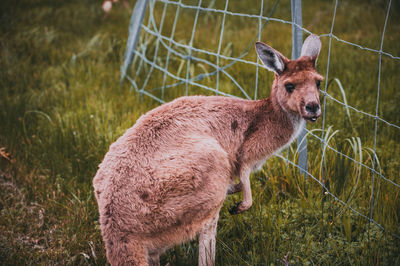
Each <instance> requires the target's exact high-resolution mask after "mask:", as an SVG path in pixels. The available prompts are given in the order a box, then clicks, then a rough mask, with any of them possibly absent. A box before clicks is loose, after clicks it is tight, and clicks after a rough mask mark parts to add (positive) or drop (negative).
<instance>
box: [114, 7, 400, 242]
mask: <svg viewBox="0 0 400 266" xmlns="http://www.w3.org/2000/svg"><path fill="white" fill-rule="evenodd" d="M192 2H193V1H192ZM147 3H148V1H147V0H138V1H137V4H136V7H137V8H135V10H134V12H133V14H132V19H131V24H130V36H129V40H128V45H127V51H126V55H125V62H124V66H123V68H122V77H121V80H123V79H127V80H128V81H129V82H130V83H131V85H132V87H133V88H134V89H135V90H136V91H137V92H139V93H140V94H143V95H146V96H148V97H151V98H152V99H154V100H156V101H158V102H160V103H164V101H165V100H164V96H165V91H166V90H171V89H173V88H175V87H178V86H181V85H184V86H185V95H188V94H190V86H189V85H191V86H194V87H197V88H201V89H204V90H207V91H210V92H211V93H214V94H217V95H223V96H229V97H244V98H247V99H257V98H258V88H259V86H260V85H259V67H260V66H262V64H261V63H260V61H259V59H258V58H254V60H247V59H244V58H245V57H246V55H248V52H249V50H250V49H252V47H253V45H254V42H255V41H260V40H261V32H262V31H263V29H264V28H265V27H266V26H267V24H268V23H269V22H271V21H273V22H278V23H283V24H288V25H292V26H294V27H297V28H299V29H301V30H302V31H303V33H306V34H311V31H309V30H308V29H306V28H304V27H303V26H302V25H299V24H297V23H294V22H293V21H287V20H284V19H280V18H275V17H273V15H274V12H275V10H276V7H277V6H278V3H279V0H276V1H275V4H274V5H273V7H272V8H271V10H270V12H269V14H268V15H267V16H265V15H264V1H263V0H261V1H260V12H259V14H247V13H238V12H233V11H230V10H229V0H226V1H225V3H224V9H217V8H213V5H214V4H215V0H214V1H211V3H210V4H209V5H208V7H205V6H204V3H203V2H202V0H198V2H197V4H196V5H194V4H193V5H191V4H186V3H183V2H182V0H177V1H171V0H150V1H149V7H148V8H147V9H146V6H147ZM156 3H160V4H163V5H162V15H161V19H160V20H159V22H157V20H156V18H155V8H157V7H156ZM333 4H334V8H333V13H332V20H331V25H330V31H329V33H324V34H320V35H319V36H320V38H322V39H324V38H327V39H328V43H329V45H328V48H327V49H328V56H327V63H326V73H325V78H326V81H327V82H325V86H324V88H322V89H321V90H320V92H321V95H322V97H323V100H322V102H323V114H322V123H321V130H320V132H321V136H318V135H317V134H315V131H313V130H306V132H307V136H308V137H309V138H313V139H315V140H317V141H318V142H320V143H321V153H324V151H325V150H326V149H328V150H331V151H332V152H334V153H336V154H338V155H340V156H343V157H344V158H346V159H348V160H349V161H351V162H353V163H354V164H356V165H359V166H361V167H363V168H364V169H367V170H368V171H370V172H371V173H372V180H371V200H370V209H369V213H368V214H363V213H361V212H359V211H357V210H356V209H355V208H354V207H352V206H350V205H349V204H348V203H347V202H345V201H343V200H341V199H339V198H338V197H337V196H336V195H335V194H334V193H332V192H331V191H330V190H329V188H328V187H327V186H326V185H325V173H324V167H323V165H324V163H325V162H324V160H325V157H324V156H323V157H322V161H321V173H320V178H316V177H315V176H314V175H313V174H312V173H311V172H310V171H309V170H308V169H307V165H306V167H304V166H300V165H299V164H298V163H296V161H295V160H290V159H289V155H287V156H286V157H284V156H282V155H280V154H278V155H277V157H279V158H282V159H283V160H285V161H286V162H287V163H288V164H290V165H292V166H294V167H296V168H298V169H299V170H300V171H302V172H304V173H306V175H307V176H309V177H311V179H312V180H314V181H315V182H317V183H318V184H319V185H320V186H321V188H322V189H323V190H324V191H325V194H326V195H329V196H330V197H332V198H333V199H334V200H335V201H337V202H339V203H340V204H342V205H343V206H344V207H346V208H348V209H349V210H350V211H351V212H353V213H355V214H356V215H358V216H360V217H362V218H364V219H366V220H368V221H369V222H370V223H372V224H375V225H376V226H377V227H379V228H380V229H382V230H384V231H388V233H389V234H391V235H392V236H394V237H396V238H398V239H400V236H399V235H398V234H396V233H393V232H391V231H390V230H387V229H386V228H385V227H384V226H383V225H382V224H380V223H378V222H377V221H376V220H374V219H373V213H374V201H375V198H374V193H375V192H374V190H375V184H376V182H377V181H376V180H375V178H376V177H378V178H379V179H381V180H384V181H385V182H387V183H388V184H390V185H392V186H393V189H400V184H398V183H396V182H395V181H394V180H392V178H390V177H387V176H385V175H384V173H382V171H381V168H380V167H379V169H377V164H378V162H377V158H378V156H377V154H376V151H377V137H378V131H379V126H378V122H382V123H383V124H384V125H385V126H387V127H390V128H393V129H394V130H400V126H399V125H397V124H395V123H393V122H390V121H387V120H385V119H383V118H382V117H380V116H379V106H380V91H381V76H382V60H383V57H386V58H387V59H390V60H394V61H397V60H400V57H399V56H396V55H393V54H391V53H389V52H386V51H383V47H384V46H383V44H384V39H385V32H386V27H387V22H388V18H389V15H390V11H391V6H392V1H391V0H389V1H388V3H387V9H386V15H385V22H384V25H383V30H382V35H381V39H380V48H379V50H376V49H372V48H369V47H365V46H362V45H360V44H357V43H353V42H350V41H347V40H344V39H341V38H339V37H338V36H336V35H335V34H334V29H335V20H336V15H337V10H338V0H335V1H334V2H333ZM171 6H173V7H175V14H171V13H169V14H167V9H168V7H171ZM146 10H147V11H146ZM185 10H191V11H194V12H195V15H194V20H193V25H192V26H191V29H192V30H191V33H190V39H189V42H188V43H187V44H186V43H184V42H181V41H178V40H177V38H176V36H175V35H176V29H177V26H178V21H179V17H180V15H182V13H183V12H185ZM145 11H146V12H147V23H145V22H143V21H144V19H143V14H144V12H145ZM201 12H202V13H203V14H208V15H211V16H212V15H218V14H219V15H222V21H221V25H220V27H219V39H218V42H217V51H216V52H213V51H211V50H207V49H204V48H201V47H196V46H195V42H194V39H195V36H196V30H197V26H198V20H199V14H200V13H201ZM167 15H169V16H174V20H173V23H172V26H171V30H170V34H169V36H166V35H163V27H164V24H165V17H166V16H167ZM227 16H231V17H240V18H243V19H256V20H257V21H258V27H257V32H256V34H255V36H254V38H253V39H252V40H247V41H249V43H248V45H247V46H246V48H245V49H244V50H243V51H242V52H241V53H240V55H239V56H231V55H226V54H224V53H222V42H223V38H224V32H225V25H226V19H227ZM138 18H140V20H139V19H138ZM138 23H140V27H141V29H142V31H144V32H145V33H146V34H145V35H142V36H145V37H142V38H140V39H139V42H137V40H136V39H135V36H133V35H135V34H136V37H138V36H139V33H138V31H140V29H139V30H138ZM149 38H153V39H149ZM243 41H244V42H246V40H243ZM333 42H338V43H342V44H345V45H348V46H352V47H355V48H358V49H360V50H363V51H366V52H370V53H373V54H378V56H379V61H378V77H377V79H378V82H377V96H376V105H375V113H374V114H371V113H369V112H366V111H364V110H360V109H358V108H356V107H354V106H351V105H348V104H347V102H346V101H345V100H343V101H341V100H339V99H337V98H335V97H334V96H333V95H332V94H330V93H328V86H329V83H328V80H329V78H330V70H331V59H332V45H333ZM136 43H138V45H137V47H136ZM149 44H151V45H154V47H155V48H154V51H153V52H152V53H149V52H148V50H147V48H148V46H149ZM278 48H279V47H278ZM160 49H164V50H165V51H166V56H165V62H164V63H163V62H160V61H158V60H157V58H158V57H157V55H158V53H159V51H160ZM325 49H326V48H325ZM149 54H150V55H149ZM151 56H152V57H151ZM171 57H176V58H178V59H179V60H181V62H184V63H186V69H185V77H181V76H180V75H179V74H174V73H172V72H171V71H169V70H168V69H169V65H170V62H171ZM210 57H211V58H215V60H211V59H210ZM132 60H133V65H135V67H136V72H135V77H131V76H129V75H128V74H127V73H128V72H129V71H128V67H129V65H130V63H131V61H132ZM222 60H224V62H222ZM213 62H215V63H213ZM193 63H200V64H203V65H206V66H208V67H209V68H211V69H212V70H211V71H208V72H205V73H200V74H197V75H192V73H191V66H192V65H193ZM237 63H241V64H246V65H249V66H255V69H256V72H255V77H256V78H255V86H254V95H253V96H251V95H250V93H248V92H247V91H246V90H245V88H243V86H242V85H241V84H240V82H239V81H238V80H237V79H236V78H235V77H234V76H233V75H232V74H230V73H229V69H230V68H232V67H233V66H234V65H235V64H237ZM396 63H397V62H396ZM146 67H149V69H148V70H147V71H144V68H146ZM183 68H184V66H183V65H182V69H183ZM154 70H157V71H160V72H161V73H162V84H161V85H159V86H156V87H150V86H149V81H150V80H151V78H152V74H153V72H154ZM141 72H143V74H140V73H141ZM146 72H147V74H145V73H146ZM129 73H132V71H131V72H129ZM140 75H145V78H144V79H143V80H141V85H140V86H139V84H138V82H137V80H136V77H138V76H140ZM213 76H214V77H215V79H216V83H215V87H213V86H209V85H205V84H203V83H201V82H202V81H203V80H205V79H208V78H210V77H213ZM222 77H224V78H226V79H227V80H229V81H230V82H231V83H232V84H233V85H234V86H235V87H236V88H237V89H238V91H239V92H240V96H238V95H233V94H231V93H228V92H224V91H223V89H221V82H220V81H221V78H222ZM171 80H172V82H171ZM328 101H331V102H332V103H337V104H339V105H340V106H342V107H344V108H346V109H347V110H352V111H354V112H356V113H358V114H360V115H363V116H365V117H367V118H371V119H373V120H374V133H373V138H374V139H373V148H372V153H373V154H372V156H371V158H372V159H371V164H372V166H368V165H367V164H366V163H363V162H362V161H360V160H357V159H355V158H352V157H351V156H349V155H347V154H345V153H343V152H341V151H339V150H338V149H337V148H334V147H333V146H332V145H331V144H330V143H329V140H328V139H327V136H325V135H324V134H325V133H326V132H327V131H326V127H327V120H326V117H327V102H328ZM398 134H400V132H398Z"/></svg>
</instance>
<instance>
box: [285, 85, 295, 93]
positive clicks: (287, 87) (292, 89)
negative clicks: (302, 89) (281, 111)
mask: <svg viewBox="0 0 400 266" xmlns="http://www.w3.org/2000/svg"><path fill="white" fill-rule="evenodd" d="M285 89H286V91H287V92H288V93H292V92H293V91H294V84H293V83H287V84H285Z"/></svg>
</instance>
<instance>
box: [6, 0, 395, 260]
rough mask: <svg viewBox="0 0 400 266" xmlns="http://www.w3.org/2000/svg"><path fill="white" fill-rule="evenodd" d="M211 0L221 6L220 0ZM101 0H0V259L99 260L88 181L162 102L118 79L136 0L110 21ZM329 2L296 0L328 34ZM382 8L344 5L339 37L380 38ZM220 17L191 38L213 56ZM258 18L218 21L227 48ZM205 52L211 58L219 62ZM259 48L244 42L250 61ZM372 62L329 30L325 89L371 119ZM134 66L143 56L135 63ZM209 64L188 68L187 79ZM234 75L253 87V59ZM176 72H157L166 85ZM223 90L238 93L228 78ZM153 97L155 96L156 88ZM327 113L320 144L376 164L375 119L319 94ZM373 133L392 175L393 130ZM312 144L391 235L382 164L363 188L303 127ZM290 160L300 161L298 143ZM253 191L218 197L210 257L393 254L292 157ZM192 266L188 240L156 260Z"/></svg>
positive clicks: (184, 20)
mask: <svg viewBox="0 0 400 266" xmlns="http://www.w3.org/2000/svg"><path fill="white" fill-rule="evenodd" d="M185 2H186V1H185ZM187 2H188V3H191V2H190V1H187ZM194 2H195V3H196V1H194ZM216 2H217V3H216V5H215V6H214V7H215V8H218V9H223V8H224V3H223V1H216ZM264 2H267V1H264ZM101 3H102V1H97V0H86V1H77V0H73V1H61V0H57V1H49V0H47V1H46V0H32V1H28V0H23V1H17V2H15V1H11V0H3V1H1V2H0V8H1V10H2V11H3V12H1V13H0V22H1V23H0V33H1V34H0V69H1V72H0V107H1V108H0V148H1V150H0V151H1V153H0V154H2V155H1V156H0V211H1V215H0V262H1V263H2V264H5V265H20V264H34V265H37V264H40V265H49V264H50V265H51V264H62V265H64V264H79V265H80V264H93V265H103V264H105V263H106V258H105V250H104V245H103V243H102V240H101V235H100V230H99V225H98V222H97V220H98V212H97V204H96V202H95V199H94V196H93V192H92V187H91V182H92V178H93V176H94V174H95V172H96V170H97V165H98V164H99V163H100V162H101V160H102V158H103V156H104V154H105V153H106V152H107V150H108V147H109V145H110V144H111V143H112V142H113V141H115V140H116V139H117V138H118V137H119V136H120V135H121V134H122V133H123V132H124V131H125V130H126V129H127V128H129V127H130V126H132V125H133V124H134V122H135V121H136V119H137V118H138V117H140V115H142V114H143V113H145V112H146V111H148V110H150V109H152V108H154V107H156V106H157V105H158V103H157V102H156V101H154V100H152V99H150V98H149V97H146V96H143V95H142V96H140V95H139V94H137V93H135V92H134V91H133V90H132V88H130V86H129V84H128V82H125V83H124V84H123V86H120V85H119V78H120V67H121V64H122V60H123V54H124V51H125V43H126V39H127V34H128V24H129V18H130V12H131V10H128V9H123V8H122V7H121V6H117V7H116V8H114V9H113V10H112V12H111V13H110V14H109V15H107V16H106V15H104V14H103V13H102V11H101V9H100V6H101ZM207 3H208V2H207ZM207 3H204V6H207ZM248 3H249V1H246V2H245V1H231V4H230V6H229V9H230V10H231V11H233V12H247V13H251V14H258V13H259V8H260V7H259V3H258V1H254V6H252V5H251V4H248ZM250 3H253V1H252V2H250ZM272 5H273V3H272V2H271V3H270V2H267V3H265V4H264V14H268V13H269V12H270V10H271V9H272ZM333 7H334V3H332V2H331V1H322V0H320V1H312V2H308V1H304V3H303V24H304V26H305V27H306V28H307V29H309V30H311V31H312V32H315V33H317V34H322V33H329V31H330V25H331V24H330V23H331V19H332V14H333ZM161 10H162V4H157V5H156V19H157V21H159V19H160V18H161ZM167 11H168V13H167V14H168V16H167V17H166V23H165V26H164V29H163V34H164V35H166V36H169V32H170V31H171V26H172V23H171V21H173V19H174V14H175V8H174V7H169V8H168V10H167ZM399 11H400V8H399V4H398V3H397V2H396V1H394V2H393V6H392V11H391V14H390V18H389V21H388V27H387V32H386V35H385V42H384V46H383V48H384V49H383V50H384V51H386V52H389V53H391V54H393V55H395V56H399V55H400V39H399V35H398V32H399V31H400V16H399V15H400V14H399ZM385 12H386V3H385V1H370V2H369V3H366V2H365V1H340V3H339V6H338V13H337V16H336V23H335V27H334V34H335V35H337V36H339V37H340V38H342V39H345V40H348V41H352V42H355V43H359V44H361V45H363V46H366V47H370V48H373V49H379V45H380V39H381V33H382V28H383V22H384V17H385ZM193 14H194V11H193V12H192V11H185V12H183V11H182V13H181V14H180V17H179V23H178V26H177V29H176V34H175V40H177V41H181V42H184V43H188V42H189V40H190V34H191V27H192V24H193V19H194V16H193ZM274 17H276V18H282V19H286V20H289V19H290V3H289V2H288V1H281V2H280V3H279V5H278V8H277V10H276V12H275V14H274ZM145 21H146V19H145ZM221 21H222V16H221V15H213V16H210V15H205V14H203V13H201V14H200V17H199V22H198V23H199V24H198V27H197V30H196V35H195V37H194V43H193V45H194V46H195V47H198V48H201V49H205V50H210V51H213V52H216V51H217V48H218V41H219V33H220V32H219V28H220V24H221ZM257 29H258V20H257V19H250V20H247V19H243V18H237V17H232V16H227V18H226V24H225V32H224V38H223V42H222V45H221V47H222V48H221V51H222V52H223V53H224V54H226V55H230V56H238V55H239V54H241V53H242V51H243V50H244V49H245V48H246V47H248V45H249V44H250V42H251V41H252V40H253V38H254V36H255V35H256V33H257ZM290 32H291V27H290V25H285V24H281V23H277V22H270V23H269V24H268V25H267V26H266V28H265V29H264V30H263V34H262V36H261V40H263V41H265V42H267V43H269V44H271V45H272V46H273V47H275V48H277V49H278V50H280V51H281V52H283V53H284V54H286V55H290V49H291V37H290ZM142 37H143V40H145V39H146V38H149V37H150V36H147V37H146V34H145V33H142ZM149 40H150V41H149V44H148V47H147V52H146V54H147V56H149V58H153V57H152V55H153V52H154V44H155V40H154V39H152V40H151V39H150V38H149ZM322 44H323V48H322V52H321V56H320V58H319V60H318V68H319V71H320V73H321V74H323V75H326V63H327V55H328V38H323V39H322ZM173 47H174V46H173ZM174 48H176V47H174ZM177 49H178V48H177ZM179 49H180V51H182V52H183V53H186V51H185V50H184V49H182V48H179ZM165 55H166V50H165V49H160V51H159V54H158V59H157V60H159V62H160V63H162V64H163V63H164V62H165ZM195 55H196V56H200V55H199V54H195ZM206 58H207V59H208V60H210V61H213V62H214V63H215V58H213V57H211V56H210V57H206ZM255 58H256V55H255V52H254V51H253V48H252V45H251V47H250V50H249V52H248V54H247V55H246V57H245V59H248V60H254V59H255ZM378 60H379V56H378V54H376V53H372V52H368V51H364V50H360V49H358V48H355V47H351V46H348V45H345V44H342V43H339V42H336V41H333V42H332V51H331V66H330V70H329V79H328V80H327V81H326V82H328V84H329V86H328V93H330V94H331V95H332V96H334V97H335V98H337V99H339V100H341V101H346V102H347V103H348V104H349V105H351V106H354V107H356V108H358V109H360V110H363V111H365V112H368V113H371V114H375V108H376V88H377V84H378V80H377V79H378ZM138 63H139V61H138V60H137V61H136V62H135V64H134V67H133V68H132V69H131V74H134V73H135V71H136V67H137V65H138ZM226 63H228V61H227V60H221V61H220V65H225V64H226ZM181 64H182V60H181V59H180V58H178V57H176V56H172V57H171V59H170V64H169V68H168V70H169V71H170V72H172V73H175V74H176V73H178V75H180V76H181V77H186V63H185V62H184V63H183V65H182V66H181V70H180V71H179V68H180V65H181ZM398 69H399V60H393V59H390V58H388V57H386V56H383V61H382V77H381V94H380V104H379V115H380V117H382V118H383V119H385V120H387V121H389V122H391V123H394V124H396V125H400V111H399V110H400V109H399V108H398V103H399V102H400V93H399V92H398V90H397V86H396V85H397V84H398V83H399V81H400V77H399V75H398ZM149 70H150V68H149V67H148V66H143V69H142V71H141V72H140V73H139V75H138V76H135V75H133V76H134V77H135V79H136V81H137V83H138V84H139V85H140V84H142V82H143V81H144V79H145V77H146V73H148V71H149ZM213 70H214V69H213V68H212V67H210V66H207V65H205V64H199V63H194V64H193V65H192V67H191V69H190V75H191V76H193V75H197V74H199V73H205V72H211V71H213ZM228 71H229V73H230V74H231V75H232V76H233V77H234V78H235V79H236V80H237V81H238V82H239V84H241V85H242V86H243V88H244V89H245V90H246V92H247V93H248V94H249V95H250V96H252V97H253V96H254V87H255V73H256V70H255V67H253V66H248V65H245V64H241V63H237V64H235V65H233V66H231V67H230V68H229V69H228ZM335 78H337V81H335V80H334V79H335ZM272 79H273V76H272V74H271V73H269V72H268V71H266V70H261V69H260V71H259V83H258V86H259V87H258V94H257V97H258V98H261V97H265V96H267V95H268V93H269V86H270V84H271V82H272ZM162 80H163V75H162V73H161V72H160V71H157V70H155V71H153V73H152V78H151V79H150V81H149V84H148V86H147V87H146V90H149V89H151V88H158V87H160V86H161V85H162ZM338 81H339V82H338ZM172 82H173V80H172V79H170V78H168V79H167V84H169V83H172ZM201 83H202V84H205V85H208V86H210V87H215V86H216V78H215V76H212V77H210V78H209V79H204V80H202V81H201ZM339 84H340V85H339ZM323 85H324V84H323ZM188 88H189V93H190V94H198V93H201V94H211V93H210V92H207V91H205V90H202V89H198V88H195V87H193V86H189V87H188ZM185 89H186V86H185V85H184V84H183V85H180V86H178V87H176V88H174V89H167V90H166V91H165V100H167V101H168V100H170V99H173V98H175V97H177V96H179V95H183V94H184V93H185ZM219 89H220V90H221V91H224V92H228V93H231V94H235V95H239V96H243V95H242V94H240V91H239V90H238V89H237V88H235V86H234V85H233V84H232V82H231V81H230V80H228V79H227V78H226V77H224V76H223V75H221V76H220V82H219ZM153 93H155V94H156V95H157V96H160V95H161V91H153ZM344 98H345V100H344ZM325 110H326V122H325V125H326V126H325V133H324V134H325V137H326V139H327V140H328V138H329V137H331V136H332V138H330V139H329V145H331V146H332V147H333V148H335V149H337V150H339V151H341V152H342V153H344V154H346V155H348V156H350V157H351V158H353V159H354V160H356V161H358V162H362V163H363V164H365V165H367V166H369V167H372V160H373V153H372V151H371V148H373V145H374V142H373V140H374V138H373V136H374V119H373V118H367V117H365V116H363V115H360V114H359V113H357V112H354V111H353V110H351V109H350V110H349V109H346V108H344V107H343V106H341V105H339V104H337V103H335V102H333V101H331V100H329V99H327V104H326V106H325ZM309 128H310V129H314V131H312V132H313V134H316V135H318V136H321V131H318V128H321V122H319V123H318V124H316V125H312V126H309ZM377 136H378V138H377V159H378V160H379V165H378V164H376V168H377V169H378V170H379V171H380V172H381V173H382V174H383V175H384V176H385V177H387V178H389V179H390V180H393V181H394V182H396V183H397V184H399V183H400V178H399V172H400V158H399V150H400V134H399V130H398V129H395V128H393V127H389V126H387V125H386V124H384V123H382V122H378V135H377ZM309 151H310V152H309V170H310V172H311V173H312V174H313V175H314V176H315V177H316V178H317V179H318V180H323V181H324V183H325V185H326V187H327V188H328V189H329V191H331V192H332V193H333V194H334V195H335V196H337V197H338V198H339V199H340V200H342V201H344V202H346V203H347V204H349V205H350V206H351V207H352V208H354V209H355V210H357V211H359V212H360V213H362V214H365V215H367V216H369V212H370V207H371V187H372V185H373V186H374V195H373V196H374V201H373V204H374V205H373V207H374V213H373V219H374V220H375V221H377V222H378V223H380V224H382V225H383V226H384V227H385V228H386V229H387V230H389V231H391V232H393V233H396V234H397V235H400V226H399V225H400V224H399V223H400V195H399V194H400V193H399V192H400V189H399V188H396V187H395V186H393V185H392V184H390V183H389V182H387V181H385V180H382V179H380V178H379V177H378V176H377V175H375V176H374V183H373V181H372V173H371V171H368V170H367V169H366V168H364V167H360V165H359V164H357V163H354V162H352V161H350V160H349V159H347V158H345V157H343V156H340V155H338V154H337V153H335V152H333V151H332V150H330V149H328V148H327V149H325V150H321V143H320V141H318V140H317V139H315V138H313V137H309ZM284 156H286V153H284ZM289 159H291V160H294V161H296V160H297V153H296V147H295V145H294V146H292V148H291V150H290V153H289ZM322 172H323V175H322ZM252 191H253V197H254V203H253V206H252V208H251V209H250V210H249V211H247V212H246V213H244V214H241V215H237V216H231V215H229V213H228V212H227V208H228V207H229V205H230V204H232V203H233V202H235V201H238V200H239V197H240V196H232V197H228V199H227V202H226V204H225V205H224V207H223V209H222V211H221V215H220V221H219V228H218V236H217V258H216V260H217V264H218V265H266V264H274V265H275V264H276V265H279V264H287V263H289V264H331V265H333V264H335V265H336V264H356V265H358V264H363V265H372V264H376V265H378V264H379V265H381V264H383V265H395V264H397V265H399V264H400V255H399V254H400V241H399V240H398V239H396V238H393V237H392V236H391V235H390V234H388V233H387V232H385V231H382V230H380V229H379V228H378V227H377V226H375V225H373V224H370V223H369V222H368V220H366V219H365V218H362V217H360V216H358V215H357V214H355V213H354V212H352V211H351V210H349V209H348V208H346V207H344V206H343V205H342V204H340V203H339V202H338V201H337V200H336V199H334V198H332V197H331V196H329V195H327V194H326V193H324V190H323V189H322V188H321V186H320V185H319V184H318V183H317V182H315V181H314V180H312V179H311V178H308V179H307V180H305V179H304V177H302V176H300V174H299V173H298V170H297V169H296V168H295V167H293V166H291V165H287V164H286V163H285V162H284V161H283V160H281V159H279V158H272V159H271V160H269V161H268V162H267V163H266V165H265V166H264V167H263V170H262V171H259V172H257V173H255V174H254V175H253V177H252ZM196 261H197V243H196V242H195V241H193V242H190V243H186V244H183V245H181V246H178V247H176V248H174V249H171V250H169V251H168V252H167V253H166V254H165V255H163V256H162V263H163V264H165V263H167V262H169V263H170V265H192V264H196Z"/></svg>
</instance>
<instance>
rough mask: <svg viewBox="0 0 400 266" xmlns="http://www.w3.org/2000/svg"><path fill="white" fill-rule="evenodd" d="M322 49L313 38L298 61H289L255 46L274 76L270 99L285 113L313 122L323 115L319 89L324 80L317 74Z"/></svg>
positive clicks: (314, 36) (317, 40) (310, 37)
mask: <svg viewBox="0 0 400 266" xmlns="http://www.w3.org/2000/svg"><path fill="white" fill-rule="evenodd" d="M320 49H321V41H320V40H319V37H318V36H317V35H314V34H312V35H310V36H309V37H308V38H307V39H306V40H305V41H304V44H303V47H302V49H301V57H300V58H299V59H297V60H289V59H287V58H286V57H285V56H284V55H282V54H281V53H280V52H278V51H276V50H275V49H273V48H272V47H270V46H268V45H266V44H265V43H262V42H257V43H256V51H257V54H258V57H259V58H260V60H261V61H262V62H263V64H264V65H265V67H266V68H267V69H268V70H270V71H273V72H274V73H275V80H274V83H273V85H272V91H271V98H273V100H274V101H275V102H276V103H277V104H279V105H280V106H281V107H282V108H283V109H284V110H285V111H287V112H291V113H297V114H299V115H300V116H301V117H303V118H304V119H306V120H308V121H312V122H315V121H316V120H317V118H318V117H319V116H320V115H321V107H320V101H319V86H320V83H321V81H322V80H323V77H322V76H321V75H320V74H318V73H317V71H316V70H315V63H316V61H317V58H318V55H319V51H320Z"/></svg>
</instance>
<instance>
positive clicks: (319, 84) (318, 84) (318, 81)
mask: <svg viewBox="0 0 400 266" xmlns="http://www.w3.org/2000/svg"><path fill="white" fill-rule="evenodd" d="M316 84H317V88H318V89H319V87H321V81H320V80H317V82H316Z"/></svg>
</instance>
